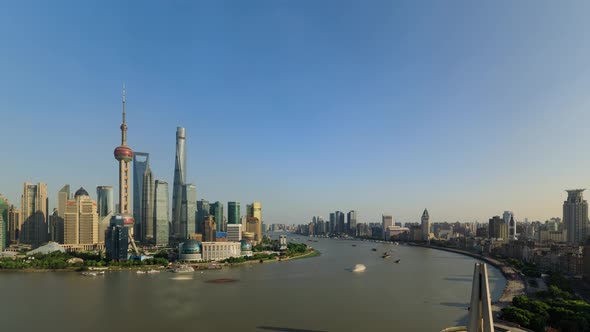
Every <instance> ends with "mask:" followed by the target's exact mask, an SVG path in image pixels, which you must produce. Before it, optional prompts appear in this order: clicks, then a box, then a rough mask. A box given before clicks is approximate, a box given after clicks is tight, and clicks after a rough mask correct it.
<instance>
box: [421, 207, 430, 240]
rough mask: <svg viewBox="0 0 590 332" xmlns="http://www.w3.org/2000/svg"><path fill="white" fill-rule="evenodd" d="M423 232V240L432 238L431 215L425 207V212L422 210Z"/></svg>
mask: <svg viewBox="0 0 590 332" xmlns="http://www.w3.org/2000/svg"><path fill="white" fill-rule="evenodd" d="M421 234H422V239H421V240H422V241H428V240H430V215H429V214H428V210H427V209H424V212H422V220H421Z"/></svg>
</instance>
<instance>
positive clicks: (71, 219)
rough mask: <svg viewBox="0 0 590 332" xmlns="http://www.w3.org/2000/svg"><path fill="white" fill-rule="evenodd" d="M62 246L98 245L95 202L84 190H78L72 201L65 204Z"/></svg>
mask: <svg viewBox="0 0 590 332" xmlns="http://www.w3.org/2000/svg"><path fill="white" fill-rule="evenodd" d="M63 243H64V244H95V243H98V211H97V206H96V202H95V201H93V200H92V199H91V198H90V195H88V192H87V191H86V190H84V188H80V189H78V191H76V193H75V194H74V199H73V200H68V201H67V202H66V211H65V218H64V235H63Z"/></svg>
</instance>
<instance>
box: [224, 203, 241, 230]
mask: <svg viewBox="0 0 590 332" xmlns="http://www.w3.org/2000/svg"><path fill="white" fill-rule="evenodd" d="M239 223H240V202H227V224H228V225H230V224H231V225H237V224H239Z"/></svg>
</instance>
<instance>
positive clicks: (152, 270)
mask: <svg viewBox="0 0 590 332" xmlns="http://www.w3.org/2000/svg"><path fill="white" fill-rule="evenodd" d="M147 273H160V271H158V270H154V269H151V270H148V271H147Z"/></svg>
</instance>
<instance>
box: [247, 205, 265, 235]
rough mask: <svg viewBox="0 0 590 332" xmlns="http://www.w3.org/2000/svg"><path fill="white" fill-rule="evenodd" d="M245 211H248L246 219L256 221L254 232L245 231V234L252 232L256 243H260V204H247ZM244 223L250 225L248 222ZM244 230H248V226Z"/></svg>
mask: <svg viewBox="0 0 590 332" xmlns="http://www.w3.org/2000/svg"><path fill="white" fill-rule="evenodd" d="M247 210H248V217H250V218H256V219H258V223H257V225H256V230H255V231H250V230H247V232H254V233H255V238H256V241H258V242H260V241H262V203H260V202H254V203H252V204H248V206H247ZM246 223H247V224H248V225H249V224H250V223H249V222H248V221H246ZM246 228H248V226H247V227H246Z"/></svg>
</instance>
